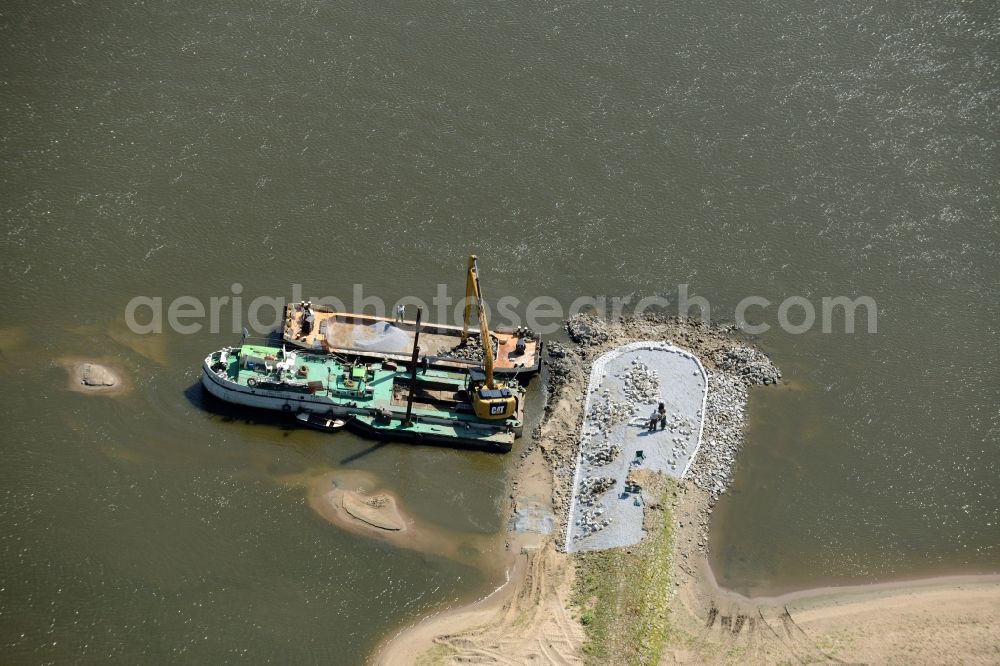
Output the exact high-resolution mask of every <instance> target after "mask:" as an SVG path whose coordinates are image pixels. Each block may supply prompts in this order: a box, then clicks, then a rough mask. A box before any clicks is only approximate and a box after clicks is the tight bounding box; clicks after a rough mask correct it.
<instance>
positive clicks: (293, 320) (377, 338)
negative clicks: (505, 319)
mask: <svg viewBox="0 0 1000 666" xmlns="http://www.w3.org/2000/svg"><path fill="white" fill-rule="evenodd" d="M313 314H314V315H315V322H314V323H313V327H312V330H311V331H310V332H309V333H308V334H307V335H302V317H303V312H302V310H301V308H300V307H299V306H297V305H295V306H291V305H290V306H288V307H286V309H285V320H284V326H283V328H282V338H283V339H284V340H285V342H288V343H289V344H293V345H296V346H298V347H302V348H305V349H309V350H313V351H325V352H332V353H340V354H357V355H364V356H370V357H379V358H387V359H390V360H398V361H407V360H409V358H410V354H411V353H412V350H413V336H414V332H415V330H416V325H415V322H414V321H412V320H402V321H393V320H392V319H389V318H387V317H376V316H369V315H358V314H349V313H342V312H330V311H325V310H322V309H318V308H313ZM469 336H470V339H471V340H472V341H473V343H474V344H477V345H478V344H479V332H478V330H477V331H470V332H469ZM491 336H492V337H493V339H494V349H495V354H494V356H495V358H494V371H495V372H498V373H501V374H512V373H524V374H526V375H527V374H533V373H535V372H537V371H538V369H539V361H540V357H541V344H540V342H539V341H538V340H537V339H535V338H524V340H525V347H524V351H523V352H522V353H518V352H517V341H518V336H517V335H516V334H515V333H513V332H504V331H491ZM461 340H462V329H461V328H460V327H458V326H448V325H444V324H428V323H421V325H420V351H421V355H424V356H428V357H433V358H434V363H435V365H443V366H446V367H447V366H452V367H467V366H468V365H470V364H471V363H472V362H470V361H465V360H463V359H456V358H440V357H442V356H444V355H446V354H447V353H448V352H450V351H451V350H453V349H454V348H455V347H457V346H458V345H459V344H460V343H461Z"/></svg>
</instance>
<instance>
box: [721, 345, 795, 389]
mask: <svg viewBox="0 0 1000 666" xmlns="http://www.w3.org/2000/svg"><path fill="white" fill-rule="evenodd" d="M714 359H715V364H716V365H717V366H718V367H719V368H720V369H721V370H725V371H726V372H729V373H732V374H734V375H737V376H739V377H742V378H743V381H745V382H746V383H747V384H749V385H751V386H752V385H754V384H764V385H767V384H777V383H778V380H779V379H781V371H779V370H778V369H777V368H776V367H774V364H772V363H771V359H769V358H768V357H767V356H765V355H764V354H762V353H761V352H760V351H758V350H756V349H754V348H752V347H744V346H739V347H732V348H731V349H726V350H724V351H719V352H716V353H715V357H714Z"/></svg>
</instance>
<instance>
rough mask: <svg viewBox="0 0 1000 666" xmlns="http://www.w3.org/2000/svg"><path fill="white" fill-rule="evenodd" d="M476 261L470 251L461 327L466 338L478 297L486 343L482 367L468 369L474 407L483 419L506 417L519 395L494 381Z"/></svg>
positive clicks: (481, 332) (490, 341)
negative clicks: (473, 303)
mask: <svg viewBox="0 0 1000 666" xmlns="http://www.w3.org/2000/svg"><path fill="white" fill-rule="evenodd" d="M477 261H478V260H477V258H476V255H474V254H473V255H469V270H468V273H467V274H466V280H465V327H464V328H463V329H462V341H463V342H467V341H468V339H469V319H470V317H471V316H472V302H473V300H475V303H476V308H477V313H478V315H479V340H480V342H481V343H482V345H483V368H482V369H480V368H474V369H473V370H472V371H470V373H469V377H470V386H469V392H470V393H471V394H472V409H473V411H474V412H475V413H476V416H478V417H479V418H481V419H497V420H499V419H506V418H510V417H512V416H515V415H516V414H517V395H516V394H515V393H514V392H513V391H511V390H510V389H509V388H506V387H500V386H497V384H496V383H495V382H494V381H493V338H492V337H491V336H490V326H489V322H488V321H487V320H486V309H485V308H484V307H483V292H482V289H480V287H479V265H478V263H477Z"/></svg>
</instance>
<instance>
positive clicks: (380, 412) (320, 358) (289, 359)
mask: <svg viewBox="0 0 1000 666" xmlns="http://www.w3.org/2000/svg"><path fill="white" fill-rule="evenodd" d="M419 365H420V367H415V364H410V366H409V367H406V366H399V365H397V364H395V363H393V362H389V361H385V362H373V363H349V362H344V361H342V360H340V359H338V358H336V357H335V356H332V355H329V354H323V353H320V354H316V353H311V352H306V351H302V350H286V349H285V348H284V346H282V347H271V346H265V345H254V344H241V345H240V346H239V347H227V348H224V349H221V350H219V351H216V352H213V353H212V354H209V355H208V356H207V357H206V358H205V360H204V363H203V365H202V378H201V381H202V385H203V386H204V387H205V389H206V390H207V391H208V392H209V393H211V394H212V395H214V396H215V397H217V398H219V399H221V400H224V401H226V402H230V403H235V404H238V405H244V406H247V407H254V408H258V409H269V410H275V411H281V412H286V413H289V414H299V413H303V412H309V413H311V414H315V415H317V416H320V417H324V418H329V419H342V420H344V421H345V422H346V429H349V430H351V431H353V432H355V433H357V434H360V435H363V436H366V437H371V438H375V439H384V440H392V441H405V442H415V443H427V444H446V445H448V446H457V447H465V448H475V449H483V450H488V451H496V452H508V451H510V450H511V447H512V446H513V443H514V439H515V438H516V437H518V436H520V435H521V433H522V430H523V423H524V400H523V397H524V391H523V389H522V388H521V387H520V385H519V384H518V383H517V382H511V383H510V385H506V384H497V385H495V386H494V387H493V388H487V387H485V386H483V385H481V383H480V382H481V381H482V380H483V377H482V375H483V373H482V372H481V371H479V372H477V371H465V372H456V371H454V370H448V369H444V368H431V367H427V366H426V365H424V364H419ZM484 393H485V396H486V399H487V404H486V414H489V411H490V406H489V404H488V402H489V400H491V399H495V403H496V404H497V405H503V408H504V409H503V411H499V410H498V411H496V412H495V414H496V416H492V417H491V416H487V417H486V418H484V417H483V415H482V414H483V412H482V410H481V409H480V410H479V413H477V409H479V407H480V405H479V404H477V403H479V402H482V401H481V400H480V397H479V396H480V395H482V394H484ZM508 406H509V407H510V408H508Z"/></svg>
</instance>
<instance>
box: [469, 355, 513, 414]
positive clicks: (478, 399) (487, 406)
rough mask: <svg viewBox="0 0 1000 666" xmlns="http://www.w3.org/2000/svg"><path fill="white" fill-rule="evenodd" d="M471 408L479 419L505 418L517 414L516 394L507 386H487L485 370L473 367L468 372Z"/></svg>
mask: <svg viewBox="0 0 1000 666" xmlns="http://www.w3.org/2000/svg"><path fill="white" fill-rule="evenodd" d="M469 379H470V382H469V383H470V387H469V393H470V394H471V395H472V410H473V411H474V412H475V414H476V416H478V417H479V418H481V419H495V420H500V419H507V418H511V417H516V416H517V396H516V395H515V394H514V392H513V391H511V390H510V389H508V388H505V387H495V388H489V387H488V386H487V384H486V372H485V371H483V370H482V369H481V368H475V369H473V370H471V371H470V372H469Z"/></svg>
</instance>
